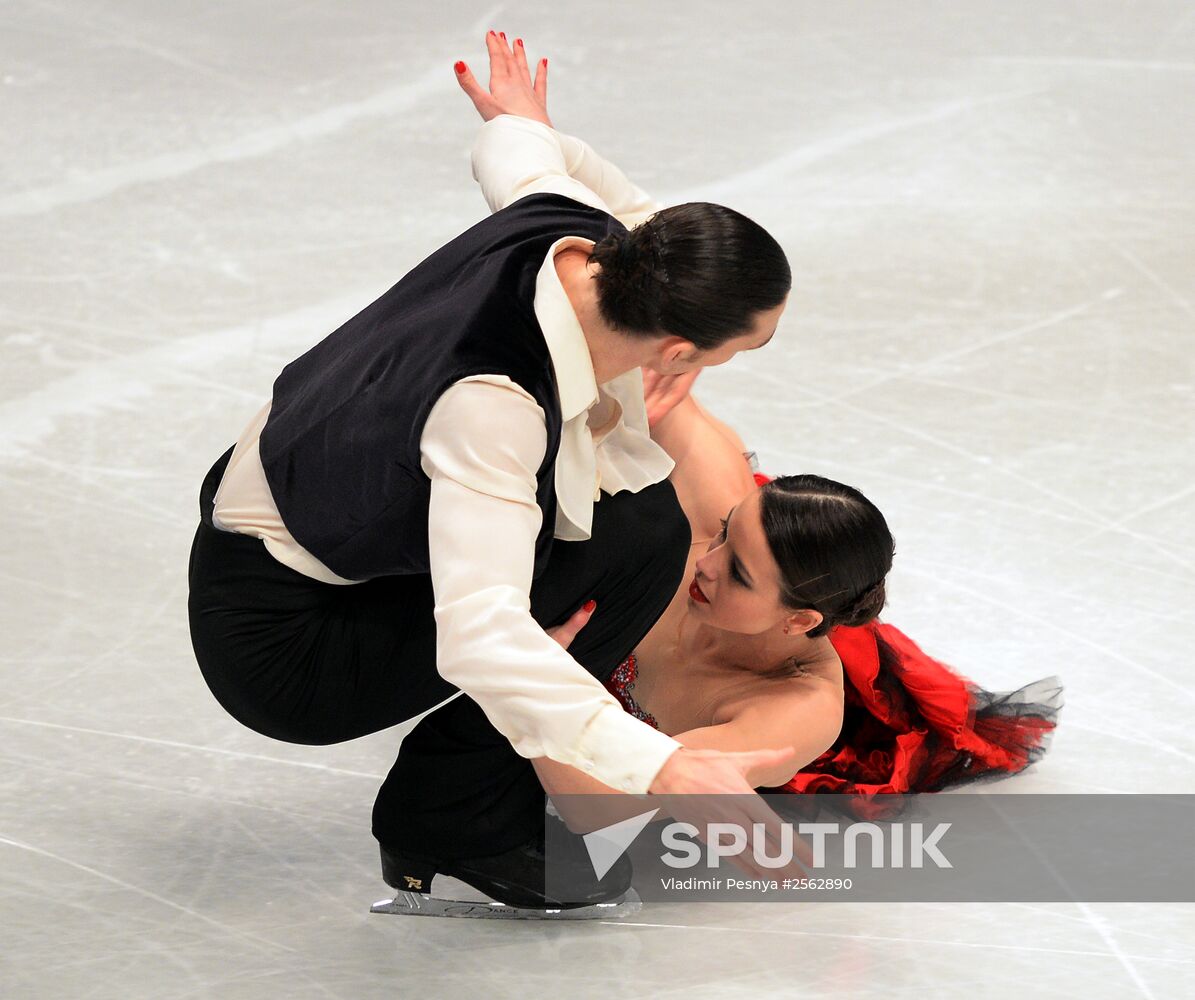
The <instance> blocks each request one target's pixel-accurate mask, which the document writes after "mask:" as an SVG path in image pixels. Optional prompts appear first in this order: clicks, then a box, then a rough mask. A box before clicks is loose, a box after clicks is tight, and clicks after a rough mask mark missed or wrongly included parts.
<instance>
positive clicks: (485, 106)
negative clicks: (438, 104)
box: [456, 31, 552, 128]
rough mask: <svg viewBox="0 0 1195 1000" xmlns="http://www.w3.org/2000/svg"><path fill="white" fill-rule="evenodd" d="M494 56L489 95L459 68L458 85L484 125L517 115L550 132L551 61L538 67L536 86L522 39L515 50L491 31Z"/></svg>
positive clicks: (488, 42)
mask: <svg viewBox="0 0 1195 1000" xmlns="http://www.w3.org/2000/svg"><path fill="white" fill-rule="evenodd" d="M485 44H486V48H487V49H489V53H490V89H489V91H488V92H487V91H486V89H485V88H484V87H482V86H481V84H479V83H478V82H477V80H476V79H475V78H474V76H473V73H472V72H471V71H470V70H469V67H468V66H466V65H465V64H464V63H463V62H458V63H457V64H456V81H457V83H459V84H460V85H461V90H463V91H464V92H465V94H466V95H468V98H469V100H471V101H472V102H473V107H475V108H476V109H477V113H478V114H479V115H481V117H482V119H483V120H484V121H487V122H488V121H489V120H490V119H491V118H497V117H498V115H517V116H518V117H520V118H530V119H531V120H532V121H537V122H542V123H543V124H545V125H547V126H548V128H551V127H552V121H551V119H550V118H548V60H547V59H541V60H540V61H539V62H538V63H537V64H536V67H535V82H534V83H532V82H531V71H530V69H529V68H528V67H527V51H526V49H525V48H524V47H523V40H522V39H521V38H517V39H515V44H514V49H513V51H512V50H511V47H510V45H509V44H508V43H507V41H506V35H505V34H502V35H498V34H497V33H495V32H493V31H491V32H490V33H489V34H488V35H487V36H486V40H485Z"/></svg>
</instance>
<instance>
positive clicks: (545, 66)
mask: <svg viewBox="0 0 1195 1000" xmlns="http://www.w3.org/2000/svg"><path fill="white" fill-rule="evenodd" d="M547 68H548V60H547V59H545V60H544V69H547Z"/></svg>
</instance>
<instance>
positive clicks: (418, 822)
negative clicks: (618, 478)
mask: <svg viewBox="0 0 1195 1000" xmlns="http://www.w3.org/2000/svg"><path fill="white" fill-rule="evenodd" d="M230 455H231V451H229V452H227V453H225V455H223V456H222V457H221V458H220V460H219V461H218V462H217V463H216V464H215V465H214V466H213V467H212V470H211V471H210V472H209V473H208V476H207V479H206V480H205V481H204V484H203V489H202V491H201V494H200V512H201V518H202V520H201V523H200V525H199V528H198V530H197V531H196V533H195V541H194V544H193V546H192V548H191V563H190V570H189V577H190V600H189V611H190V621H191V640H192V643H193V645H194V647H195V656H196V658H197V660H198V661H199V666H200V669H201V670H202V671H203V676H204V679H205V680H206V681H207V684H208V687H210V688H211V691H212V693H213V694H214V695H215V697H216V699H217V700H218V701H219V702H220V704H221V705H222V706H224V708H225V709H226V710H227V711H228V712H229V714H231V715H232V716H233V717H234V718H236V719H237V720H239V721H240V722H241V723H243V724H244V725H246V726H248V727H249V728H250V729H253V730H255V731H257V732H259V733H262V734H263V735H265V736H270V737H272V738H274V739H279V740H285V741H287V742H289V743H303V744H309V745H323V744H328V743H339V742H343V741H345V740H351V739H356V738H357V737H359V736H365V735H367V734H369V733H374V732H377V731H378V730H381V729H386V728H388V727H390V726H393V725H396V724H397V723H399V722H403V721H404V720H406V719H410V718H412V717H414V716H416V715H418V714H420V713H421V712H424V711H426V710H427V709H429V708H431V707H432V706H433V705H435V704H437V703H438V702H440V701H443V700H444V699H445V698H447V697H449V696H450V695H452V694H453V693H454V692H455V691H456V690H457V689H456V688H455V687H454V686H453V685H451V684H448V683H447V682H446V681H444V680H443V678H441V677H440V675H439V673H438V672H437V671H436V629H435V621H434V618H433V614H432V612H433V606H434V601H433V597H432V585H431V578H430V576H428V575H426V574H421V575H412V576H392V577H380V578H377V579H373V580H369V581H366V582H364V583H359V584H353V585H349V586H341V585H335V584H326V583H321V582H319V581H317V580H313V579H311V578H310V577H306V576H304V575H302V574H301V573H297V572H295V571H294V570H291V569H289V568H288V567H286V566H283V565H282V564H281V563H280V562H278V561H277V560H275V559H274V558H273V557H272V556H270V554H269V553H268V552H267V551H266V549H265V546H264V544H263V543H262V541H261V540H260V539H258V538H254V537H252V536H249V535H242V534H235V533H232V532H227V531H220V530H217V529H216V528H214V527H213V526H212V523H211V508H212V499H213V497H214V495H215V490H216V487H217V486H218V484H219V482H220V478H221V477H222V476H223V473H224V469H225V467H226V466H227V463H228V459H229V457H230ZM688 545H689V528H688V523H687V521H686V520H685V517H684V515H683V513H682V512H681V510H680V506H679V504H678V503H677V500H676V493H675V491H674V490H673V488H672V485H671V484H670V483H668V482H663V483H658V484H656V485H654V486H650V487H648V488H647V489H644V490H641V491H640V492H638V493H627V492H623V493H619V494H617V495H616V496H609V495H606V494H603V495H602V499H601V502H600V503H598V504H595V505H594V512H593V530H592V537H591V538H590V539H589V541H586V542H561V541H557V542H555V543H554V545H553V548H552V555H551V559H550V561H549V563H548V567H547V569H546V570H545V571H544V573H543V574H542V575H541V576H540V577H539V579H537V580H536V581H535V582H534V584H533V585H532V588H531V614H532V617H533V618H534V619H535V620H536V621H537V622H538V623H539V624H540V625H541V626H543V627H545V628H550V627H552V626H554V625H559V624H562V623H563V622H564V621H565V620H567V619H568V617H569V616H570V615H571V614H572V613H573V612H574V611H576V610H577V609H578V608H579V607H580V606H581V605H582V604H584V603H585V601H587V600H589V599H591V598H592V599H593V600H596V601H597V604H598V607H597V611H596V613H595V614H594V616H593V618H592V619H591V620H590V622H589V624H588V625H586V626H585V628H583V629H582V630H581V633H580V634H579V635H578V636H577V638H576V639H575V640H574V641H573V644H572V646H571V647H570V649H569V652H570V653H571V654H572V655H573V656H574V657H575V658H576V659H577V660H578V661H579V662H580V663H581V665H582V666H584V667H585V669H586V670H588V671H589V672H590V673H591V674H593V675H594V676H595V677H597V678H598V679H599V680H602V681H605V680H606V679H607V678H609V676H610V675H611V674H612V673H613V672H614V669H615V668H616V667H617V666H618V664H619V663H621V662H622V660H624V659H625V658H626V656H627V654H628V653H629V652H630V651H631V650H632V649H633V648H634V647H635V645H636V644H637V643H638V642H639V640H640V639H642V638H643V636H644V635H646V634H647V631H648V629H650V628H651V626H652V625H653V624H655V622H656V620H657V619H658V618H659V617H660V615H661V614H663V612H664V609H665V608H666V607H667V606H668V602H669V601H670V600H671V599H672V597H673V595H674V594H675V593H676V589H677V586H678V585H679V583H680V579H681V575H682V573H683V572H684V566H685V560H686V558H687V555H688ZM495 669H497V668H495ZM542 823H543V791H542V789H541V788H540V785H539V782H538V780H537V778H536V775H535V771H534V769H533V768H532V767H531V763H530V761H528V760H526V759H524V758H522V757H520V756H519V755H518V754H516V753H515V752H514V750H513V749H512V748H511V746H510V743H509V742H508V741H507V740H506V739H505V738H504V737H503V736H502V735H501V734H500V733H499V732H498V731H497V730H496V729H495V728H494V727H493V726H492V725H491V724H490V723H489V721H488V720H487V719H486V717H485V714H484V713H483V712H482V711H481V709H480V707H479V706H478V705H477V703H476V702H474V701H473V700H472V699H471V698H469V697H468V696H467V695H461V696H460V697H458V698H455V699H454V700H452V701H450V702H448V703H447V704H446V705H443V706H441V707H440V708H439V709H437V710H436V711H434V712H432V713H431V714H429V715H428V716H427V717H426V718H424V719H423V720H421V721H420V722H419V724H418V725H417V726H416V727H415V729H414V730H413V731H412V732H411V733H409V734H408V735H407V736H406V738H405V739H404V740H403V741H402V746H401V748H400V752H399V755H398V760H397V761H396V762H395V764H394V767H393V768H392V769H391V771H390V774H389V776H388V777H387V778H386V781H385V782H384V783H383V785H382V787H381V790H380V791H379V793H378V797H377V801H376V803H375V804H374V812H373V831H374V835H375V836H376V837H377V838H378V840H380V841H381V842H382V843H383V844H385V845H387V846H388V847H391V848H394V849H397V850H401V851H408V852H411V853H422V854H431V855H433V856H436V857H441V858H450V857H470V856H480V855H486V854H497V853H500V852H502V851H505V850H508V849H510V848H511V847H514V846H516V845H518V844H521V843H524V842H525V841H527V840H529V839H531V838H532V837H533V836H534V835H535V833H536V831H537V829H539V828H540V826H541V824H542Z"/></svg>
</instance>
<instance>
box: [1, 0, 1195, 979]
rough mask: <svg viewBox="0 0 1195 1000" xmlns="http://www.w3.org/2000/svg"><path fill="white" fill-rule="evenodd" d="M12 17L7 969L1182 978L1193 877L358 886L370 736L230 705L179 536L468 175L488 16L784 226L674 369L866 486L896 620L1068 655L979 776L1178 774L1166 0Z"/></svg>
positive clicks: (676, 171) (1194, 421) (686, 196)
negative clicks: (580, 888) (216, 685)
mask: <svg viewBox="0 0 1195 1000" xmlns="http://www.w3.org/2000/svg"><path fill="white" fill-rule="evenodd" d="M0 25H2V26H3V30H2V31H0V52H2V53H3V61H2V68H0V72H2V76H3V79H2V88H0V96H2V98H3V104H4V128H3V130H2V131H0V144H2V147H3V162H4V171H3V180H2V184H3V189H2V191H0V254H2V258H3V266H2V268H0V278H2V280H3V295H2V298H0V310H2V312H0V324H2V329H0V344H2V345H3V346H2V350H3V355H2V358H3V364H2V369H0V386H2V397H0V490H2V498H0V511H2V515H0V516H2V517H3V536H4V545H3V557H2V564H0V586H2V587H3V600H2V603H0V609H2V611H0V614H2V615H3V628H2V634H3V647H2V650H0V654H2V656H3V675H2V676H3V688H2V691H0V702H2V704H0V753H2V754H3V768H2V770H0V993H2V994H3V995H4V997H6V998H12V1000H18V998H21V1000H23V998H48V997H72V998H76V1000H82V998H113V1000H116V998H121V1000H127V998H130V997H137V998H140V997H151V998H161V1000H182V998H191V997H214V998H221V1000H240V998H266V997H270V998H272V997H288V998H295V1000H299V998H346V1000H347V998H375V997H377V998H382V997H434V998H456V997H461V998H472V997H479V996H480V997H489V998H500V997H520V998H522V997H528V996H550V997H565V998H569V1000H587V998H602V1000H615V998H655V997H668V998H672V997H675V998H685V1000H690V998H692V1000H697V998H716V1000H730V998H740V997H741V998H760V997H811V998H812V997H817V998H851V1000H866V998H873V997H874V998H879V997H883V998H892V997H916V998H925V997H933V998H956V997H967V998H981V997H982V998H988V997H991V998H1005V997H1013V996H1022V995H1028V996H1035V997H1051V998H1053V997H1058V998H1062V997H1068V998H1069V997H1081V998H1084V1000H1104V998H1107V1000H1120V998H1125V997H1148V998H1157V1000H1162V998H1174V997H1179V996H1184V995H1187V996H1189V995H1191V991H1192V990H1195V985H1193V981H1195V975H1193V973H1195V945H1193V942H1195V911H1193V908H1192V907H1190V906H1177V905H1175V906H1161V905H1136V904H1118V905H1102V904H1101V905H1096V904H1091V905H1074V904H1051V905H1019V904H1002V905H982V904H968V905H945V904H942V905H915V904H906V905H878V904H877V905H866V904H849V903H844V904H834V905H829V904H822V905H818V904H815V903H811V904H803V905H802V904H785V905H774V904H770V905H738V906H735V905H718V904H701V905H696V904H695V905H690V906H686V907H682V906H680V905H675V904H674V905H667V906H655V907H651V906H649V907H647V908H645V909H644V911H643V912H642V913H641V914H640V915H639V916H637V917H635V918H633V919H632V920H631V921H629V922H624V923H619V924H585V925H571V926H570V925H544V924H540V923H537V924H527V923H524V924H511V923H503V922H484V921H482V922H471V921H443V920H441V921H437V920H430V919H415V918H398V917H383V916H370V914H369V913H368V908H369V904H370V903H371V902H373V901H374V900H376V899H380V898H381V897H382V896H383V895H385V887H384V886H383V884H382V882H381V880H380V877H379V871H378V865H377V857H376V849H375V845H374V842H373V840H372V838H371V837H370V834H369V809H370V805H371V803H372V799H373V794H374V791H375V788H376V786H377V784H378V782H379V780H380V778H381V776H382V775H383V774H384V773H385V771H386V770H387V769H388V767H389V765H390V763H391V761H392V760H393V757H394V754H395V749H396V746H397V743H398V741H399V739H400V737H401V735H402V730H394V731H390V732H386V733H382V734H379V735H376V736H374V737H371V738H369V739H365V740H360V741H358V742H355V743H352V744H348V745H344V746H338V747H329V748H308V747H295V746H288V745H284V744H280V743H274V742H271V741H269V740H267V739H265V738H263V737H260V736H258V735H256V734H254V733H252V732H250V731H248V730H246V729H243V728H241V727H240V726H239V725H238V724H237V723H235V722H234V721H233V720H231V719H230V718H229V717H227V716H226V715H225V714H224V713H223V711H222V710H221V709H220V708H219V707H218V706H217V704H216V703H215V702H214V701H213V699H212V698H211V697H210V695H209V694H208V692H207V689H206V688H205V686H204V684H203V682H202V680H201V678H200V675H199V672H198V669H197V668H196V666H195V664H194V662H193V660H192V654H191V649H190V645H189V639H188V634H187V625H186V618H185V604H186V581H185V573H186V563H187V553H188V548H189V545H190V541H191V535H192V533H193V530H194V525H195V522H196V494H197V491H198V488H199V484H200V481H201V479H202V477H203V474H204V473H205V471H206V470H207V468H208V467H209V465H210V464H211V462H212V461H213V460H214V459H215V458H216V457H217V456H218V455H219V454H220V453H221V452H222V451H223V450H224V449H225V448H226V447H228V445H229V444H231V443H232V441H233V440H235V438H236V436H237V435H238V433H239V432H240V430H241V428H242V426H243V425H244V424H245V423H246V422H247V421H248V419H249V418H250V417H251V416H252V415H253V414H254V413H255V412H256V410H257V409H258V407H259V406H260V405H261V404H262V402H264V401H265V400H266V399H268V397H269V394H270V386H271V383H272V381H273V379H274V377H275V375H276V374H277V372H278V371H279V369H280V368H281V366H282V365H283V364H285V363H286V362H287V361H288V360H290V359H291V358H293V357H294V356H296V355H298V354H299V353H301V352H302V351H303V350H304V349H305V348H306V347H307V346H309V345H310V344H312V343H314V342H315V341H317V340H318V339H320V338H321V337H323V336H324V335H325V334H326V333H328V332H330V331H331V330H332V329H333V328H335V327H336V326H338V325H339V324H340V323H341V322H342V321H343V320H344V319H346V318H347V317H348V316H350V315H352V314H353V313H354V312H356V311H357V310H358V309H360V308H361V307H363V306H364V305H366V304H367V303H368V302H369V301H371V300H372V299H373V298H374V297H375V296H376V295H378V294H379V293H380V292H382V291H383V290H384V289H386V288H387V287H389V286H390V285H391V284H392V283H393V282H394V281H396V280H397V279H398V277H399V276H401V275H402V274H403V273H404V271H405V270H407V269H408V268H409V267H411V266H413V265H414V264H415V263H416V262H418V261H419V260H420V259H421V258H422V257H423V256H425V255H426V254H428V253H429V252H430V251H432V250H433V249H435V248H436V247H438V246H439V245H440V244H442V243H443V242H446V241H447V240H448V239H450V238H451V237H453V236H455V235H456V234H457V233H458V232H460V231H462V230H464V229H465V228H467V227H468V226H470V225H471V224H473V223H474V222H475V221H477V220H478V219H479V218H480V217H481V215H482V214H483V213H484V211H485V205H484V202H483V201H482V199H481V196H480V194H479V192H478V190H477V188H476V186H475V184H474V182H473V181H472V179H471V177H470V171H469V161H468V151H469V148H470V146H471V144H472V141H473V137H474V135H475V133H476V129H477V126H478V124H479V119H478V118H477V116H476V113H475V112H474V110H473V108H472V106H471V105H470V104H469V103H468V101H467V100H466V99H465V98H464V96H463V95H462V94H461V93H460V92H459V91H458V89H457V86H456V83H455V81H454V79H453V73H452V63H453V61H454V60H456V59H458V58H464V59H466V60H467V61H468V62H469V63H470V64H471V65H472V66H474V67H475V68H476V69H478V70H479V71H480V69H481V67H482V65H483V64H484V59H483V52H484V48H483V37H484V34H485V31H486V30H487V29H488V28H491V27H494V28H499V29H502V30H505V31H506V32H507V33H508V34H509V35H511V37H514V36H515V35H521V36H523V37H525V38H526V39H527V41H528V46H529V51H530V54H531V56H532V58H533V59H534V58H538V57H539V56H542V55H546V56H548V57H549V58H550V60H551V95H550V110H551V112H552V114H553V117H554V119H555V121H556V124H557V126H558V127H559V128H560V129H561V130H562V131H566V132H570V133H572V134H575V135H579V136H581V137H582V138H584V139H586V140H588V141H589V142H590V143H591V144H592V145H593V146H594V147H595V148H596V149H597V150H598V151H599V152H601V153H602V154H603V155H605V156H607V157H608V158H610V159H612V160H613V161H614V162H616V163H618V164H619V165H620V166H622V167H623V168H624V169H625V170H626V171H627V173H628V174H629V175H630V176H631V177H632V178H633V179H635V180H636V181H638V182H639V183H640V184H641V185H643V186H644V187H646V188H647V189H649V190H651V191H652V192H654V193H658V194H659V195H660V196H661V197H662V198H664V199H665V200H668V201H672V202H675V201H685V200H695V199H700V200H709V201H720V202H724V203H726V204H729V205H732V206H733V207H735V208H738V209H740V210H741V211H744V212H746V213H747V214H749V215H751V216H752V217H754V218H756V219H757V220H758V221H760V222H761V223H763V224H764V225H765V226H766V227H767V228H768V229H770V230H771V231H772V232H773V233H774V234H775V235H776V236H777V237H778V238H779V239H780V241H781V242H782V243H783V245H784V246H785V248H786V250H787V251H788V254H789V257H790V260H791V262H792V265H793V270H794V275H795V289H794V294H793V296H792V300H791V303H790V306H789V309H788V312H787V313H786V315H785V318H784V320H783V322H782V324H781V328H780V332H779V334H778V335H777V337H776V339H775V341H774V342H773V344H772V345H771V346H770V347H768V348H767V349H765V350H763V351H760V352H757V353H753V354H748V355H744V356H742V357H741V358H740V359H737V360H735V361H734V362H732V363H731V364H729V365H727V366H726V367H725V368H721V369H718V370H716V371H712V372H709V373H707V374H706V375H705V376H704V377H703V378H702V380H701V382H700V383H699V385H698V390H699V395H700V396H701V398H702V399H703V401H705V402H706V403H707V405H709V406H710V408H711V409H713V410H714V411H715V412H716V413H718V414H719V415H721V416H722V417H724V418H725V419H727V420H728V421H729V422H731V423H732V424H734V425H735V426H736V427H738V428H739V430H740V431H741V432H742V434H743V436H744V438H745V439H746V440H747V441H748V442H749V443H750V444H751V445H752V446H753V447H755V448H756V449H757V450H758V452H759V455H760V458H761V462H762V465H763V467H764V468H765V469H767V470H769V471H772V472H774V473H787V472H818V473H821V474H824V475H828V476H831V477H834V478H838V479H842V480H844V481H846V482H849V483H851V484H854V485H856V486H858V487H860V488H861V489H863V490H864V492H866V493H867V494H868V495H869V496H870V497H872V498H873V499H874V500H875V501H876V502H877V503H878V504H879V506H880V507H881V508H882V509H883V510H884V511H885V512H886V514H887V517H888V519H889V522H890V523H891V525H892V527H893V530H894V533H895V535H896V538H897V544H898V554H897V562H896V568H895V570H894V572H893V576H892V581H891V587H890V593H891V603H890V606H889V608H888V610H887V613H886V620H888V621H890V622H892V623H893V624H896V625H898V626H899V627H901V628H902V629H904V630H905V631H906V632H908V633H909V634H910V635H911V636H913V637H914V638H915V639H916V640H917V641H919V642H920V643H921V644H922V645H923V646H924V647H925V648H926V649H927V650H928V651H929V652H931V653H932V654H934V655H936V656H938V657H939V658H941V659H944V660H946V661H948V662H950V663H952V664H954V665H956V666H957V667H958V669H960V670H961V671H963V672H964V673H965V674H967V675H968V676H970V677H972V678H974V679H975V680H976V681H978V682H979V683H981V684H983V685H984V686H986V687H989V688H995V689H1005V688H1012V687H1018V686H1020V685H1022V684H1024V683H1027V682H1028V681H1031V680H1034V679H1036V678H1038V677H1041V676H1044V675H1047V674H1051V673H1058V674H1059V675H1060V676H1061V677H1062V679H1063V681H1064V683H1065V685H1066V692H1067V695H1066V697H1067V705H1066V708H1065V709H1064V711H1063V714H1062V720H1061V725H1060V728H1059V732H1058V734H1057V736H1056V738H1055V741H1054V747H1053V750H1052V752H1051V753H1050V754H1049V755H1048V756H1047V757H1046V758H1045V760H1044V761H1042V762H1041V763H1040V764H1038V765H1037V766H1035V767H1034V768H1033V769H1031V771H1029V772H1027V773H1025V774H1023V775H1020V776H1018V777H1016V778H1013V779H1011V780H1009V781H1007V782H1005V783H1004V784H1003V785H1000V786H996V788H998V789H999V790H1006V791H1010V792H1011V791H1018V792H1121V793H1131V792H1175V791H1182V792H1195V736H1193V735H1192V730H1193V727H1192V722H1191V720H1192V715H1193V709H1195V705H1193V700H1195V698H1193V690H1195V686H1193V684H1192V658H1193V654H1192V648H1193V647H1195V527H1193V525H1195V517H1193V514H1195V281H1193V280H1192V279H1193V277H1195V266H1193V265H1195V252H1193V250H1192V238H1193V220H1195V198H1193V194H1192V191H1193V188H1192V181H1193V178H1195V138H1193V135H1192V108H1193V101H1192V98H1193V96H1195V8H1192V7H1191V5H1190V4H1188V3H1182V2H1136V3H1132V4H1122V3H1114V2H1110V0H1098V2H1088V3H1078V2H1074V3H1050V2H1047V3H1007V2H999V3H996V2H993V3H975V2H968V3H949V2H942V3H912V2H910V3H901V4H887V3H837V4H814V3H778V2H777V3H763V2H743V0H736V2H734V3H730V2H725V0H724V2H718V3H711V2H693V0H690V2H686V3H683V4H681V3H659V4H653V3H644V2H639V3H634V4H626V3H604V4H576V3H562V2H557V3H547V2H537V3H511V4H505V5H501V6H494V7H489V8H485V7H483V6H482V5H476V4H468V3H461V2H459V0H442V2H438V3H435V4H424V3H414V2H411V0H401V2H399V3H393V2H392V3H382V2H375V3H369V2H356V3H290V4H283V3H266V2H260V0H249V2H246V0H238V2H236V3H227V2H216V3H206V4H194V3H166V4H163V3H150V2H146V0H142V2H125V3H117V2H106V3H83V2H78V0H75V2H66V0H62V2H53V0H48V2H27V0H9V2H8V3H6V4H5V5H4V8H3V11H2V13H0ZM993 790H995V789H993ZM1126 863H1131V859H1127V860H1126ZM1174 863H1175V864H1176V865H1190V864H1191V859H1190V857H1186V858H1176V859H1175V861H1174Z"/></svg>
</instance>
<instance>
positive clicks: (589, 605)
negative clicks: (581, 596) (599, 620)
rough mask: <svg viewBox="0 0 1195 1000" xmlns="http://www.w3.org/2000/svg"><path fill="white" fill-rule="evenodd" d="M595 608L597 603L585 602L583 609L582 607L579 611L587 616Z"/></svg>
mask: <svg viewBox="0 0 1195 1000" xmlns="http://www.w3.org/2000/svg"><path fill="white" fill-rule="evenodd" d="M596 607H597V601H586V602H585V607H583V608H582V609H581V610H582V611H584V612H585V613H586V614H589V612H591V611H592V610H593V609H594V608H596Z"/></svg>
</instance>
